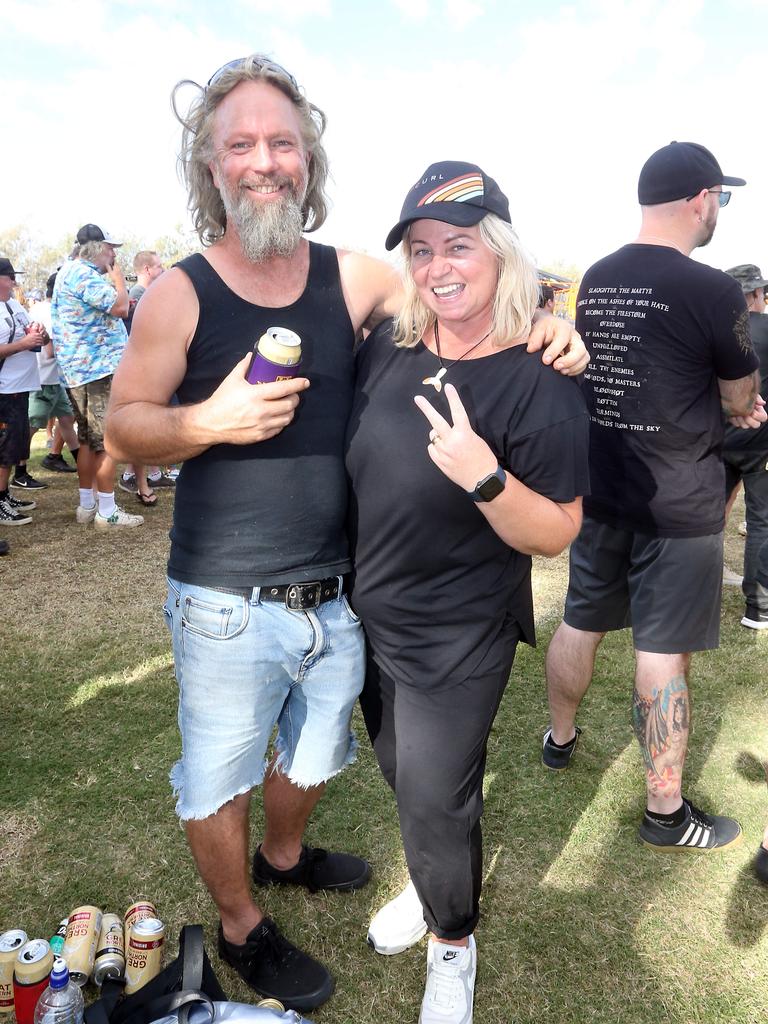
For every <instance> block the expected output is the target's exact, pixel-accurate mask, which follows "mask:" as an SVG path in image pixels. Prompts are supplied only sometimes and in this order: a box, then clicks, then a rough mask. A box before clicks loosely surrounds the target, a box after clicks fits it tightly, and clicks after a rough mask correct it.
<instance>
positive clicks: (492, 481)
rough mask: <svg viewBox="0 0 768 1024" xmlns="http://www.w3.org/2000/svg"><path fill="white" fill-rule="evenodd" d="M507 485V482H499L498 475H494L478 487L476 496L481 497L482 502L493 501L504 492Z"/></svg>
mask: <svg viewBox="0 0 768 1024" xmlns="http://www.w3.org/2000/svg"><path fill="white" fill-rule="evenodd" d="M505 485H506V479H505V480H503V481H502V480H499V478H498V476H497V475H496V473H492V474H491V476H489V477H488V478H487V479H485V480H483V482H482V483H480V484H478V485H477V489H476V492H475V493H476V494H478V495H479V496H480V500H481V501H493V499H494V498H495V497H497V496H498V495H499V494H501V492H502V491H503V490H504V487H505Z"/></svg>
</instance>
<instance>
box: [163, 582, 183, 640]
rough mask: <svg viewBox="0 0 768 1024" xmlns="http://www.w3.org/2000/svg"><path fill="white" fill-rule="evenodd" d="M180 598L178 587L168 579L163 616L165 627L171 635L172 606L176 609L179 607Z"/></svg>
mask: <svg viewBox="0 0 768 1024" xmlns="http://www.w3.org/2000/svg"><path fill="white" fill-rule="evenodd" d="M180 596H181V595H180V593H179V589H178V587H177V586H176V584H175V583H174V582H173V580H170V579H169V580H168V596H167V597H166V599H165V601H164V603H163V615H164V616H165V624H166V626H167V627H168V629H169V630H170V632H171V633H173V607H172V606H174V605H175V607H176V608H178V607H179V597H180Z"/></svg>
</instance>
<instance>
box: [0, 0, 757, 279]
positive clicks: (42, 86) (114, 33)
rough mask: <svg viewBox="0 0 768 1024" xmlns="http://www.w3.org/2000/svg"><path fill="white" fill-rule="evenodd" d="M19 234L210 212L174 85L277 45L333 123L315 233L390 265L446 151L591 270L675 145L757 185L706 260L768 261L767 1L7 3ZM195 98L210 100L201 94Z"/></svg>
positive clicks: (544, 237)
mask: <svg viewBox="0 0 768 1024" xmlns="http://www.w3.org/2000/svg"><path fill="white" fill-rule="evenodd" d="M2 10H3V29H2V36H1V37H0V95H2V97H3V100H2V103H0V139H3V140H4V142H5V144H4V145H3V144H2V143H0V148H2V150H4V151H5V153H4V159H3V160H2V161H1V162H0V196H1V197H2V200H1V201H0V233H2V231H4V230H6V229H8V228H10V227H12V226H14V225H19V224H22V225H25V226H27V227H28V229H29V230H30V232H31V233H32V234H33V236H35V237H37V238H39V239H40V240H42V241H56V240H58V239H60V238H61V237H62V236H64V235H67V234H69V235H70V236H72V237H73V236H74V234H75V232H76V231H77V228H78V227H79V226H80V225H81V224H83V223H86V222H94V223H97V224H99V225H101V226H102V227H106V228H107V230H108V231H109V232H110V233H111V234H112V235H113V236H118V235H120V234H121V233H126V232H130V234H131V235H132V236H138V237H139V238H146V239H147V240H148V241H151V240H153V239H155V238H157V237H158V236H161V235H163V234H165V233H167V232H170V231H173V230H174V229H175V228H176V226H177V225H179V224H181V225H184V226H188V225H189V219H188V215H187V212H186V194H185V191H184V189H183V187H182V185H181V184H180V183H179V180H178V177H177V173H176V154H177V151H178V144H179V137H180V132H179V127H178V125H177V123H176V121H175V119H174V117H173V114H172V112H171V108H170V93H171V90H172V88H173V86H174V84H175V83H176V82H177V81H179V80H181V79H191V80H193V81H195V82H200V83H205V82H206V81H207V80H208V78H209V77H210V76H211V74H212V73H213V72H214V71H215V70H216V69H217V68H218V67H220V66H221V65H222V64H224V63H225V62H227V61H229V60H232V59H233V58H236V57H240V56H245V55H246V54H248V53H251V52H259V53H264V54H267V55H269V56H270V57H272V58H273V59H274V60H276V61H278V62H279V63H280V64H282V65H284V66H285V67H287V68H289V69H290V70H291V71H292V73H293V74H294V76H295V77H296V79H297V80H298V81H299V83H300V84H301V85H302V87H303V88H304V90H305V93H306V95H307V97H308V98H309V99H310V100H311V101H312V102H313V103H315V104H316V105H317V106H319V107H321V108H322V109H323V110H324V111H325V113H326V114H327V117H328V129H327V132H326V148H327V151H328V154H329V158H330V164H331V174H332V180H331V182H330V189H329V191H330V195H331V199H332V209H331V213H330V215H329V217H328V220H327V222H326V225H325V226H324V227H323V228H322V229H321V230H320V231H319V232H316V233H315V235H314V236H313V237H315V238H316V239H317V240H318V241H323V242H326V243H331V244H335V245H337V246H341V247H346V248H354V249H360V250H364V251H367V252H369V253H371V254H372V255H375V256H382V257H383V256H386V253H385V250H384V238H385V237H386V234H387V232H388V230H389V229H390V228H391V227H392V225H393V224H394V223H395V222H396V221H397V219H398V215H399V211H400V207H401V205H402V201H403V198H404V195H405V193H406V191H407V190H408V188H409V187H410V186H411V185H412V184H413V183H414V182H415V181H416V179H417V178H419V177H420V176H421V174H422V172H423V171H424V169H425V168H426V167H427V166H428V164H430V163H432V162H434V161H437V160H445V159H452V160H467V161H470V162H473V163H477V164H479V165H480V166H481V167H482V168H483V169H484V170H485V171H486V172H487V173H488V174H490V175H491V176H492V177H494V178H495V179H496V180H497V181H498V182H499V184H500V185H501V187H502V189H503V190H504V192H506V194H507V195H508V196H509V200H510V208H511V212H512V220H513V223H514V225H515V227H516V229H517V231H518V233H519V235H520V237H521V239H522V242H523V244H524V245H525V246H526V247H527V249H528V250H529V252H530V253H531V254H532V255H533V257H534V259H535V260H536V261H537V263H538V265H539V266H543V267H546V266H554V265H555V262H556V261H560V262H562V263H565V264H575V265H576V266H579V267H581V268H582V269H585V268H586V267H587V266H589V264H590V263H592V262H593V261H594V260H596V259H598V258H600V257H601V256H603V255H605V254H606V253H608V252H611V251H613V250H614V249H615V248H617V247H618V246H619V245H621V244H623V243H624V242H627V241H631V240H632V239H633V238H634V237H635V235H636V233H637V230H638V225H639V210H638V206H637V194H636V186H637V176H638V173H639V170H640V167H641V166H642V164H643V162H644V161H645V159H646V158H647V157H648V156H649V155H650V154H651V153H652V152H654V151H655V150H656V149H658V148H660V147H661V146H663V145H666V144H667V143H668V142H670V141H671V140H673V139H677V140H680V141H683V140H687V141H695V142H700V143H703V144H704V145H706V146H707V147H708V148H709V149H711V150H712V151H713V152H714V154H715V156H716V157H717V158H718V160H719V162H720V164H721V166H722V169H723V171H724V173H725V174H727V175H736V176H740V177H743V178H746V179H747V186H746V187H745V188H742V189H735V190H734V191H735V194H734V196H733V198H732V200H731V203H730V205H729V206H728V207H727V209H724V210H722V211H721V212H720V220H719V224H718V229H717V232H716V234H715V238H714V240H713V241H712V242H711V243H710V245H709V246H708V247H707V248H706V249H700V250H697V252H696V253H695V256H696V258H699V259H701V260H703V261H704V262H707V263H710V264H711V265H713V266H716V267H721V268H725V267H729V266H732V265H734V264H737V263H757V264H760V265H761V266H762V267H763V268H764V269H768V230H766V214H765V210H766V207H767V206H768V202H767V200H768V160H767V159H766V144H765V123H764V122H765V114H764V110H763V106H762V104H763V101H764V97H765V94H766V85H765V81H766V76H765V62H766V56H765V54H766V44H765V15H766V14H767V13H768V0H729V3H728V4H727V5H726V4H722V3H718V2H714V0H675V2H674V3H670V2H669V0H663V2H661V0H643V2H635V0H624V2H622V0H577V2H573V3H559V2H557V0H555V2H553V3H550V4H549V5H546V4H543V3H535V4H534V3H520V2H516V0H378V2H377V0H368V2H360V0H283V2H282V3H275V2H274V0H229V2H228V3H226V4H221V5H214V4H210V3H208V2H203V0H189V2H182V0H161V2H160V3H157V2H152V3H145V2H144V0H82V2H74V3H61V2H59V0H35V2H34V3H30V2H27V0H3V7H2ZM188 95H192V94H191V93H188Z"/></svg>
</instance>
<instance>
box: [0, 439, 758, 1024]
mask: <svg viewBox="0 0 768 1024" xmlns="http://www.w3.org/2000/svg"><path fill="white" fill-rule="evenodd" d="M40 454H41V452H40V450H37V451H36V452H35V456H34V458H33V461H32V468H33V471H34V472H35V473H36V475H38V476H39V477H40V479H42V480H44V481H46V482H47V483H49V484H50V487H49V488H48V490H46V491H43V492H41V493H40V495H39V496H38V495H36V496H35V497H36V498H37V499H38V503H39V509H38V511H36V512H35V513H34V520H35V521H34V524H33V525H32V526H28V527H21V528H16V529H9V530H7V531H6V536H7V538H8V539H10V541H11V543H12V546H13V552H12V555H11V557H10V558H4V559H2V560H0V593H1V594H2V597H3V601H2V604H3V609H4V613H3V620H4V621H3V626H2V629H1V631H0V635H2V659H1V661H0V664H1V665H2V668H1V670H0V672H1V674H2V682H1V684H0V688H1V692H2V708H3V711H2V715H3V722H2V755H3V756H2V759H1V761H0V780H1V784H0V814H1V815H2V823H3V824H2V830H1V831H0V930H4V929H6V928H11V927H23V928H25V929H26V931H27V932H28V933H29V934H30V936H46V937H47V936H49V935H51V934H52V932H53V931H54V930H55V927H56V925H57V923H58V921H59V920H60V918H61V917H62V916H63V915H65V914H66V913H68V912H69V911H70V910H71V909H72V908H73V907H75V906H76V905H78V904H81V903H95V904H97V905H99V906H102V907H103V908H104V909H105V910H111V911H116V912H118V913H121V914H122V912H123V911H124V910H125V908H126V907H127V906H128V904H129V903H130V902H131V901H132V900H133V899H134V898H136V897H137V896H140V895H146V896H150V897H152V898H153V899H154V900H155V901H156V902H157V906H158V908H159V912H160V916H161V917H162V918H163V920H165V922H166V924H167V928H168V934H169V936H171V941H170V943H169V946H170V948H171V949H173V948H174V947H175V939H176V935H177V934H178V931H179V928H180V927H181V926H182V925H183V924H185V923H189V922H197V921H199V922H202V923H203V925H204V926H205V931H206V938H207V944H208V948H209V951H210V952H211V953H212V954H213V953H214V951H215V929H216V913H215V910H214V908H213V906H212V904H211V901H210V900H209V898H208V896H207V894H206V892H205V891H204V889H203V887H202V885H201V883H200V882H199V880H198V878H197V876H196V873H195V871H194V868H193V866H192V862H191V858H190V855H189V853H188V850H187V847H186V842H185V839H184V835H183V832H182V831H181V829H180V828H179V825H178V823H177V821H176V818H175V816H174V813H173V799H172V796H171V793H170V788H169V785H168V781H167V775H168V770H169V768H170V766H171V764H172V763H173V761H174V760H175V759H176V758H177V756H178V753H179V739H178V734H177V731H176V720H175V716H176V688H175V682H174V679H173V670H172V665H171V659H170V654H169V642H168V637H167V635H166V632H165V626H164V623H163V616H162V613H161V610H160V609H161V603H162V600H163V596H164V585H163V581H164V563H165V559H166V555H167V546H168V541H167V531H168V527H169V523H170V506H171V497H170V496H169V495H168V494H167V493H166V492H162V493H161V497H160V504H159V506H158V507H157V508H156V509H154V510H153V509H149V510H146V511H145V517H146V525H145V526H144V527H143V528H141V529H139V530H137V531H121V532H117V533H116V534H114V535H113V534H109V535H106V536H105V535H103V534H97V533H95V531H94V530H93V528H92V527H79V526H77V525H76V524H75V522H74V517H73V512H74V507H75V504H76V501H77V497H76V495H77V492H76V482H75V479H74V478H73V477H62V476H59V475H55V474H49V473H46V472H45V471H44V470H39V471H38V470H37V468H36V465H37V463H38V461H39V457H40ZM124 497H125V504H126V506H127V507H128V508H130V509H131V510H132V511H140V509H139V506H138V503H137V502H136V501H135V499H134V498H132V497H130V496H127V495H126V496H124ZM741 514H742V512H741V507H737V509H736V510H735V512H734V516H733V518H732V526H731V527H730V528H729V531H728V537H727V548H728V560H729V563H730V565H731V566H732V567H733V568H738V567H739V566H740V551H741V547H742V542H741V541H740V539H739V538H738V537H737V536H736V532H735V526H736V523H737V522H738V521H739V518H740V517H741ZM566 574H567V566H566V561H565V559H564V558H560V559H557V560H554V561H550V562H539V563H538V564H537V566H536V570H535V590H536V602H537V622H538V627H539V648H538V649H537V650H535V651H531V650H529V649H527V648H523V649H521V651H520V652H519V655H518V659H517V663H516V665H515V669H514V673H513V679H512V682H511V684H510V686H509V689H508V691H507V694H506V697H505V699H504V702H503V705H502V709H501V711H500V714H499V716H498V719H497V721H496V725H495V728H494V731H493V734H492V737H491V742H490V750H489V758H488V774H487V782H486V813H485V863H486V875H487V880H486V884H485V889H484V894H483V902H482V919H481V922H480V926H479V928H478V930H477V941H478V949H479V973H478V981H477V997H476V1010H475V1021H476V1024H490V1022H493V1024H498V1022H504V1024H506V1022H513V1021H514V1022H519V1024H533V1022H540V1021H544V1020H548V1021H564V1022H585V1024H586V1022H590V1024H591V1022H595V1024H615V1022H619V1021H621V1022H629V1024H659V1022H670V1024H690V1022H698V1021H702V1022H704V1021H706V1022H707V1024H721V1022H722V1024H726V1022H728V1024H730V1022H745V1024H746V1022H753V1021H754V1022H757V1021H763V1020H764V1018H765V1013H766V1009H765V1008H766V1005H768V962H767V959H768V958H767V955H766V954H767V950H768V945H767V944H766V941H765V938H764V931H765V928H766V923H768V891H767V890H765V889H764V888H761V887H760V886H759V885H758V883H757V882H755V881H754V880H753V878H752V876H751V874H750V867H749V865H750V860H751V858H752V855H753V852H754V850H755V849H756V848H757V845H758V843H759V841H760V837H761V835H762V829H763V824H764V819H765V818H766V816H768V801H766V792H765V772H764V766H763V760H764V758H765V757H766V736H765V723H766V711H767V710H768V709H767V707H766V703H767V701H766V688H765V669H766V651H768V637H762V636H758V635H755V634H752V633H749V632H748V631H746V630H744V629H743V628H742V627H740V626H739V625H738V619H739V617H740V615H741V610H742V602H741V596H740V593H739V591H738V590H736V589H735V588H726V591H725V596H724V609H723V638H722V641H723V642H722V647H721V648H720V650H719V651H716V652H711V653H708V654H700V655H697V656H696V657H695V659H694V668H693V677H692V694H693V703H694V723H693V730H692V738H691V749H690V754H689V759H688V766H687V773H686V774H687V783H686V792H687V793H688V794H689V795H690V796H691V797H692V798H693V799H694V800H696V801H698V802H700V803H701V804H703V805H704V806H705V807H706V808H709V809H712V810H720V811H724V812H729V813H732V814H736V815H737V816H738V817H739V819H740V820H741V822H742V824H743V826H744V829H745V832H746V840H745V842H744V843H743V844H742V846H741V847H739V848H737V849H736V850H734V851H732V852H727V853H725V854H722V855H717V856H701V857H697V856H694V855H691V856H686V855H680V856H676V857H666V856H662V855H658V854H654V853H653V852H652V851H649V850H646V849H645V848H644V847H642V846H640V845H639V843H638V841H637V837H636V831H637V825H638V822H639V818H640V815H641V813H642V808H643V792H642V785H641V769H640V756H639V752H638V749H637V746H636V744H635V743H634V741H633V739H632V732H631V725H630V718H629V702H630V696H631V683H632V651H631V644H630V639H629V637H628V636H626V635H616V636H612V637H610V638H609V639H608V640H607V641H606V643H605V644H604V649H603V650H602V651H601V653H600V656H599V660H598V667H597V673H596V677H595V680H594V683H593V686H592V688H591V690H590V691H589V693H588V695H587V698H586V700H585V703H584V706H583V709H582V712H581V715H580V724H581V725H582V726H583V727H584V735H583V736H582V740H581V743H580V746H579V750H578V754H577V756H576V758H575V760H574V763H573V765H572V767H571V769H570V770H569V771H568V772H565V773H562V774H554V773H549V772H546V771H544V770H543V769H542V767H541V765H540V759H539V758H540V738H541V734H542V731H543V728H544V726H545V722H546V700H545V695H544V686H543V670H542V659H543V655H544V651H545V650H546V645H547V641H548V639H549V637H550V635H551V633H552V630H553V629H554V627H555V626H556V625H557V622H558V621H559V614H560V609H561V605H562V598H563V594H564V590H565V583H566ZM357 728H358V732H359V734H360V736H361V750H360V756H359V759H358V761H357V763H356V765H354V766H353V767H352V768H351V769H350V770H349V771H348V772H346V773H344V774H343V775H342V776H341V777H339V778H337V779H335V780H334V781H333V782H332V783H331V785H330V786H329V791H328V794H327V796H326V798H325V799H324V801H323V802H322V803H321V805H320V806H319V807H318V809H317V811H316V813H315V815H314V818H313V820H312V822H311V824H310V827H309V830H308V838H309V840H310V841H311V842H314V843H316V844H322V845H327V846H329V847H331V848H344V849H348V850H351V851H353V852H357V853H359V854H362V855H363V856H366V857H368V858H369V859H370V861H371V862H372V864H373V866H374V871H375V874H374V878H373V880H372V882H371V883H370V885H369V886H368V887H367V888H366V889H364V890H362V891H361V892H359V893H356V894H354V895H352V896H342V897H337V896H331V895H315V896H309V895H305V894H304V893H301V892H288V893H286V892H282V891H280V892H272V891H268V892H266V893H265V894H263V903H264V905H265V907H266V909H267V911H268V912H269V913H270V914H272V915H273V916H275V917H276V918H277V920H278V921H279V922H280V924H281V926H282V927H283V929H284V930H285V931H286V933H287V934H288V935H289V936H290V937H291V938H292V939H294V940H295V941H296V942H298V943H300V944H301V945H303V946H304V947H306V948H308V949H310V950H311V951H313V952H314V953H315V954H316V955H318V956H319V957H321V958H322V959H323V960H324V961H325V962H326V963H327V964H328V966H329V967H330V968H331V970H332V971H333V973H334V974H335V976H336V979H337V991H336V994H335V996H334V998H333V999H332V1000H331V1002H330V1003H329V1004H328V1005H327V1006H326V1007H325V1008H323V1009H322V1010H320V1011H317V1012H316V1013H315V1014H313V1015H312V1017H313V1019H314V1020H316V1021H317V1022H318V1024H353V1022H354V1024H382V1022H384V1024H401V1022H402V1024H413V1022H415V1021H416V1018H417V1015H418V1006H419V1002H420V999H421V994H422V988H423V973H424V946H423V944H421V945H419V946H418V947H416V948H415V949H412V950H409V951H407V952H406V953H404V954H401V955H400V956H397V957H378V956H376V955H375V954H374V953H373V952H372V951H371V950H369V949H368V947H367V946H366V944H365V933H366V926H367V923H368V920H369V918H370V916H371V914H372V913H373V912H374V911H375V910H376V909H377V908H378V907H379V906H380V905H381V903H382V902H383V901H385V900H386V899H387V898H389V897H390V896H392V895H393V894H395V893H396V892H397V891H398V890H399V887H400V885H401V883H402V881H403V877H404V866H403V859H402V854H401V851H400V841H399V835H398V828H397V818H396V813H395V809H394V803H393V800H392V797H391V795H390V794H389V791H388V790H387V788H386V786H385V785H384V783H383V782H382V780H381V778H380V777H379V774H378V770H377V768H376V765H375V762H374V760H373V757H372V755H371V752H370V750H369V748H368V744H367V741H366V740H365V739H364V734H363V729H362V723H361V721H360V720H359V718H358V720H357ZM260 828H261V812H260V809H259V807H258V806H257V802H256V803H255V804H254V809H253V831H254V835H258V834H259V832H260ZM213 960H214V965H215V967H216V969H217V972H218V973H219V976H220V979H221V981H222V984H223V986H224V989H225V991H227V993H228V994H229V995H230V996H231V997H233V998H239V999H242V1000H245V1001H250V999H251V996H250V995H249V993H248V990H247V989H246V988H245V987H244V986H243V985H242V983H241V982H240V981H239V979H237V978H236V976H235V975H234V974H233V973H232V972H231V971H230V970H229V969H228V968H227V967H225V966H223V965H221V964H220V963H219V962H218V960H217V959H216V957H215V955H214V956H213ZM89 991H90V990H89Z"/></svg>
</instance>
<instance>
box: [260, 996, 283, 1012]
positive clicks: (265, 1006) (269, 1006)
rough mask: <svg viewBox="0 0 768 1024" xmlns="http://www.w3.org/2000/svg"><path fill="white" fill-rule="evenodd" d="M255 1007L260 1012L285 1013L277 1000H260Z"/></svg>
mask: <svg viewBox="0 0 768 1024" xmlns="http://www.w3.org/2000/svg"><path fill="white" fill-rule="evenodd" d="M256 1006H258V1007H261V1009H262V1010H277V1012H278V1013H285V1007H284V1006H283V1004H282V1003H281V1002H280V1000H279V999H260V1000H259V1001H258V1003H256Z"/></svg>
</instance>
